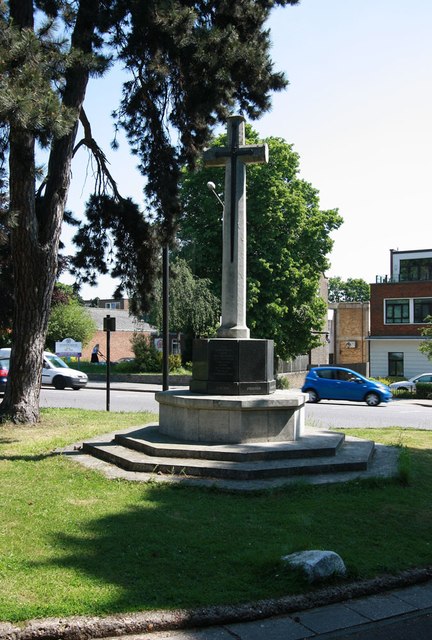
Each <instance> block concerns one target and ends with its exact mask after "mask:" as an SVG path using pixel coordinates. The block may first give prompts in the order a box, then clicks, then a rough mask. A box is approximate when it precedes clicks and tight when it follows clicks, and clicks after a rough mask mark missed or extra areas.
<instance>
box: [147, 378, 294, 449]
mask: <svg viewBox="0 0 432 640" xmlns="http://www.w3.org/2000/svg"><path fill="white" fill-rule="evenodd" d="M155 397H156V400H157V402H159V431H160V432H161V433H164V434H165V435H168V436H172V437H174V438H180V439H182V440H184V441H192V442H203V443H204V442H207V443H230V444H241V443H246V442H248V443H251V442H280V441H290V440H297V439H298V438H299V437H300V435H301V433H302V431H303V427H304V414H305V412H304V405H305V400H306V395H305V394H304V393H298V392H294V391H285V390H278V391H276V392H275V393H274V394H272V395H267V396H259V397H257V396H253V395H252V396H242V397H238V396H221V395H200V394H196V393H192V392H191V391H180V390H173V391H159V392H158V393H156V396H155Z"/></svg>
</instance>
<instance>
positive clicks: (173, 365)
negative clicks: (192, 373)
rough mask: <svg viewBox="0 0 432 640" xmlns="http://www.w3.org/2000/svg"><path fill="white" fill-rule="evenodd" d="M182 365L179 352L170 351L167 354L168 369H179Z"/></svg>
mask: <svg viewBox="0 0 432 640" xmlns="http://www.w3.org/2000/svg"><path fill="white" fill-rule="evenodd" d="M181 366H182V359H181V355H180V354H174V353H170V355H169V356H168V368H169V370H170V371H173V370H174V369H180V368H181Z"/></svg>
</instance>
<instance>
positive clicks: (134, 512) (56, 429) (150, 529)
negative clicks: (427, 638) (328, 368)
mask: <svg viewBox="0 0 432 640" xmlns="http://www.w3.org/2000/svg"><path fill="white" fill-rule="evenodd" d="M154 417H155V416H151V415H150V414H136V413H130V414H127V413H110V414H106V413H103V412H85V411H80V410H73V409H61V410H55V409H49V410H44V411H43V412H42V420H41V423H40V425H38V426H36V427H28V428H27V427H15V426H11V425H4V426H1V427H0V496H1V497H0V501H1V519H0V593H1V594H2V595H1V598H0V620H3V621H7V620H9V621H22V620H25V619H28V618H40V617H51V616H56V617H57V616H68V615H74V614H81V615H82V614H92V615H105V614H110V613H115V612H129V611H144V610H146V609H160V608H161V609H170V608H177V607H196V606H205V605H211V604H223V603H234V602H244V601H250V600H256V599H260V598H268V597H277V596H282V595H288V594H294V593H300V592H302V591H305V590H307V589H308V588H309V587H308V586H307V584H306V583H305V582H303V580H302V578H301V577H300V576H299V575H298V574H297V573H294V572H291V571H290V570H289V569H287V568H283V567H282V565H281V562H280V558H281V556H283V555H286V554H289V553H291V552H294V551H299V550H302V549H330V550H333V551H336V552H337V553H339V554H340V555H341V556H342V558H343V559H344V561H345V563H346V565H347V567H348V571H349V575H348V577H347V578H346V579H347V580H349V581H350V580H353V579H356V578H366V577H372V576H375V575H377V574H380V573H384V572H397V571H398V570H401V569H407V568H410V567H419V566H425V565H428V564H430V563H431V561H432V547H431V545H432V499H431V495H432V491H431V489H432V454H431V445H432V432H428V431H414V430H406V431H402V430H401V429H396V428H395V429H384V430H381V431H380V430H377V429H374V430H373V431H372V430H371V431H368V430H355V431H354V430H353V429H350V430H349V433H350V434H352V435H359V436H361V437H366V438H372V439H375V440H376V441H379V442H385V443H390V444H398V445H399V446H400V445H403V450H404V452H405V456H404V457H405V462H406V460H407V454H409V462H410V465H409V467H410V469H409V482H408V483H405V484H404V483H402V482H400V481H396V480H392V481H390V480H387V481H385V480H380V481H363V482H353V483H349V484H344V485H336V486H306V485H301V484H300V485H298V486H296V487H292V486H291V487H288V488H286V489H283V490H277V491H270V492H262V493H256V494H252V495H250V494H247V495H244V494H234V493H224V492H219V491H216V490H214V489H213V490H208V489H199V488H187V487H184V486H181V485H180V486H179V485H170V484H166V483H163V484H156V483H150V484H144V483H133V482H126V481H123V480H107V479H106V478H105V477H104V476H102V475H101V474H99V473H97V472H95V471H91V470H89V469H87V468H84V467H82V466H81V465H79V464H77V463H76V462H73V461H72V460H71V459H70V458H68V457H67V456H58V455H53V454H52V452H53V449H54V448H56V447H60V446H63V445H66V444H69V443H72V442H77V441H80V440H81V439H83V438H87V437H90V436H93V435H95V434H97V433H106V432H109V431H112V430H114V429H116V428H118V429H123V428H125V427H127V426H131V427H136V426H137V425H139V424H144V423H146V422H150V421H151V420H154Z"/></svg>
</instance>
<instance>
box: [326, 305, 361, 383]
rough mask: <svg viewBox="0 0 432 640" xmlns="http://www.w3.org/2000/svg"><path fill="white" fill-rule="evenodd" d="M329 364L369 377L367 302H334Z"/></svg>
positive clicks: (331, 307)
mask: <svg viewBox="0 0 432 640" xmlns="http://www.w3.org/2000/svg"><path fill="white" fill-rule="evenodd" d="M329 309H331V310H332V311H333V320H332V323H331V344H330V347H331V349H330V353H331V362H332V364H335V365H339V366H341V367H348V368H349V369H354V370H355V371H358V372H359V373H362V374H363V375H366V376H367V375H369V344H368V340H367V338H368V335H369V302H334V303H331V304H330V305H329Z"/></svg>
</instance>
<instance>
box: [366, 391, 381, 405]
mask: <svg viewBox="0 0 432 640" xmlns="http://www.w3.org/2000/svg"><path fill="white" fill-rule="evenodd" d="M365 402H366V404H368V405H369V406H370V407H377V406H378V405H379V403H380V402H381V398H380V397H379V395H378V394H377V393H368V394H367V396H366V398H365Z"/></svg>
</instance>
